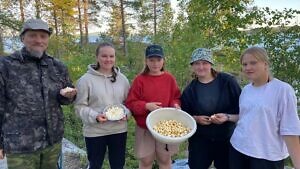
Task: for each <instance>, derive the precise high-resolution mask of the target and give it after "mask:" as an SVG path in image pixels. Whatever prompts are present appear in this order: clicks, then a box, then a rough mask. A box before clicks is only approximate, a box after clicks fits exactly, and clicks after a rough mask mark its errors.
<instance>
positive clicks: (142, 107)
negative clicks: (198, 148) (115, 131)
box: [125, 44, 180, 169]
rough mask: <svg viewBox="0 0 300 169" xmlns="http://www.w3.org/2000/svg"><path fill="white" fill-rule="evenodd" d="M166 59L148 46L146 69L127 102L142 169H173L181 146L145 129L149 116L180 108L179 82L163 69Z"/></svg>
mask: <svg viewBox="0 0 300 169" xmlns="http://www.w3.org/2000/svg"><path fill="white" fill-rule="evenodd" d="M164 65H165V56H164V52H163V49H162V47H161V46H160V45H157V44H153V45H149V46H148V47H147V48H146V51H145V67H144V69H143V71H142V73H140V74H139V75H138V76H137V77H136V78H135V79H134V81H133V83H132V86H131V88H130V90H129V94H128V97H127V99H126V102H125V103H126V106H127V107H128V108H129V109H130V110H131V112H132V115H133V117H134V119H135V121H136V124H137V125H136V130H135V148H134V150H135V155H136V157H137V158H138V160H139V169H151V168H152V165H153V162H154V160H156V161H157V163H158V165H159V168H160V169H170V168H171V163H172V160H171V156H172V155H174V154H175V153H176V152H177V151H178V145H176V144H174V145H172V144H164V143H161V142H159V141H157V140H155V139H154V137H153V136H152V135H151V133H150V132H149V130H148V129H147V126H146V118H147V115H148V114H149V113H150V112H151V111H153V110H156V109H159V108H161V107H176V108H180V90H179V87H178V86H177V83H176V79H175V77H174V76H173V75H171V74H170V73H169V72H167V71H166V70H165V68H164Z"/></svg>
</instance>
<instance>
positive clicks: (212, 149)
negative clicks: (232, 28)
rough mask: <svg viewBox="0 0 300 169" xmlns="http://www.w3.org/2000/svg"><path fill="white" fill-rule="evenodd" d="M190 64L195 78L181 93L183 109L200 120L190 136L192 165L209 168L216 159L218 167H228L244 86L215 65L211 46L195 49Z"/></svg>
mask: <svg viewBox="0 0 300 169" xmlns="http://www.w3.org/2000/svg"><path fill="white" fill-rule="evenodd" d="M190 64H191V66H192V70H193V77H194V79H193V80H192V81H191V82H190V84H188V86H186V88H185V89H184V91H183V94H182V96H181V102H182V110H184V111H186V112H187V113H189V114H190V115H192V116H193V117H194V118H195V120H196V122H197V131H196V133H195V134H194V135H193V136H192V137H191V138H190V139H189V147H188V150H189V157H188V164H189V167H190V169H207V168H209V166H210V165H211V164H212V162H214V166H215V167H216V168H217V169H228V168H229V164H228V163H229V159H228V150H229V147H230V143H229V140H230V137H231V135H232V133H233V130H234V128H235V123H234V122H233V121H236V118H238V116H237V115H236V114H238V113H239V95H240V93H241V88H240V86H239V84H238V83H237V81H236V80H235V78H234V77H233V76H231V75H229V74H226V73H221V72H217V71H216V70H214V69H213V68H212V65H213V61H212V52H211V51H210V50H209V49H205V48H198V49H196V50H194V51H193V53H192V56H191V61H190Z"/></svg>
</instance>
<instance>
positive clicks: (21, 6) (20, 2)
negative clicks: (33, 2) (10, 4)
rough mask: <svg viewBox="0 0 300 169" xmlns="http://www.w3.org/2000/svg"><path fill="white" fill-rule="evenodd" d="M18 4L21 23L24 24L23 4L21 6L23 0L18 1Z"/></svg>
mask: <svg viewBox="0 0 300 169" xmlns="http://www.w3.org/2000/svg"><path fill="white" fill-rule="evenodd" d="M19 4H20V15H21V22H22V23H24V21H25V15H24V4H23V0H19Z"/></svg>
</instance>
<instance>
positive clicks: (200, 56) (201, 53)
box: [190, 48, 214, 64]
mask: <svg viewBox="0 0 300 169" xmlns="http://www.w3.org/2000/svg"><path fill="white" fill-rule="evenodd" d="M198 60H204V61H207V62H209V63H211V64H214V62H213V60H212V52H211V50H209V49H206V48H198V49H196V50H194V51H193V53H192V56H191V61H190V64H192V63H193V62H195V61H198Z"/></svg>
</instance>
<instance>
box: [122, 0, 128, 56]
mask: <svg viewBox="0 0 300 169" xmlns="http://www.w3.org/2000/svg"><path fill="white" fill-rule="evenodd" d="M120 4H121V19H122V44H123V46H122V49H123V53H124V56H127V47H126V28H125V15H124V4H123V0H120Z"/></svg>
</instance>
